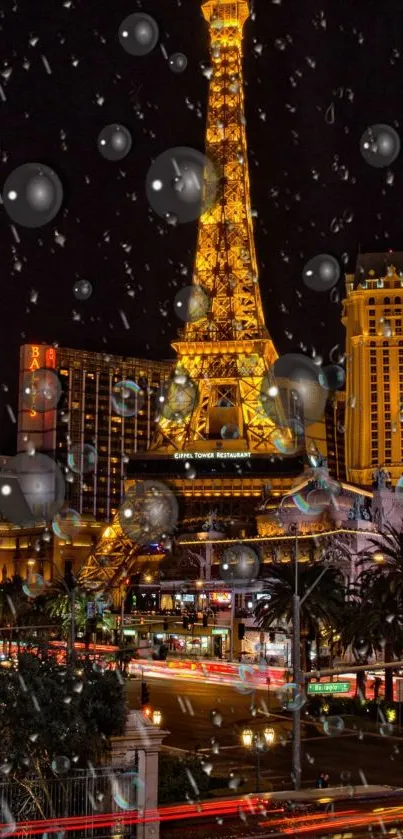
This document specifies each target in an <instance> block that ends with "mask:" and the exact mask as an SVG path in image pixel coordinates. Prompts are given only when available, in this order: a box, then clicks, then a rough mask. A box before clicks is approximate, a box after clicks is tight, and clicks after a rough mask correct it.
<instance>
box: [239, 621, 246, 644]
mask: <svg viewBox="0 0 403 839" xmlns="http://www.w3.org/2000/svg"><path fill="white" fill-rule="evenodd" d="M244 638H245V624H244V623H239V624H238V641H242V640H243V639H244Z"/></svg>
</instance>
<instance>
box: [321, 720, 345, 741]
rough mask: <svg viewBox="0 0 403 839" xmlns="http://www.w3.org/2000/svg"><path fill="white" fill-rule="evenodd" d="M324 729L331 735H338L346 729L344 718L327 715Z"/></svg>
mask: <svg viewBox="0 0 403 839" xmlns="http://www.w3.org/2000/svg"><path fill="white" fill-rule="evenodd" d="M323 731H324V732H325V734H327V735H328V736H329V737H337V735H338V734H342V733H343V731H344V720H343V719H342V718H341V717H327V719H325V720H324V721H323Z"/></svg>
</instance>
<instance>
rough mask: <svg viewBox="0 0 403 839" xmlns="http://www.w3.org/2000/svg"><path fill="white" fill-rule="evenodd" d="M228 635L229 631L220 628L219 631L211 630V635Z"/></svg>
mask: <svg viewBox="0 0 403 839" xmlns="http://www.w3.org/2000/svg"><path fill="white" fill-rule="evenodd" d="M228 633H229V629H224V628H222V629H221V627H220V629H212V630H211V634H212V635H228Z"/></svg>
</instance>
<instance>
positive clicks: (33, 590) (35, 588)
mask: <svg viewBox="0 0 403 839" xmlns="http://www.w3.org/2000/svg"><path fill="white" fill-rule="evenodd" d="M45 589H46V582H45V580H44V579H43V577H42V576H41V575H40V574H28V577H27V579H26V580H25V582H24V583H23V585H22V590H23V592H24V594H26V595H27V597H39V596H40V595H41V594H43V592H44V591H45Z"/></svg>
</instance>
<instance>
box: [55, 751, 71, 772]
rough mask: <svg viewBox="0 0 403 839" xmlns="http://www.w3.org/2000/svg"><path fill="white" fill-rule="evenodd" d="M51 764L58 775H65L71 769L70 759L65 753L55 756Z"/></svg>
mask: <svg viewBox="0 0 403 839" xmlns="http://www.w3.org/2000/svg"><path fill="white" fill-rule="evenodd" d="M51 766H52V769H53V772H55V774H56V775H64V774H65V773H66V772H68V771H69V769H70V760H69V758H68V757H65V755H58V756H57V757H55V758H53V760H52V763H51Z"/></svg>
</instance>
